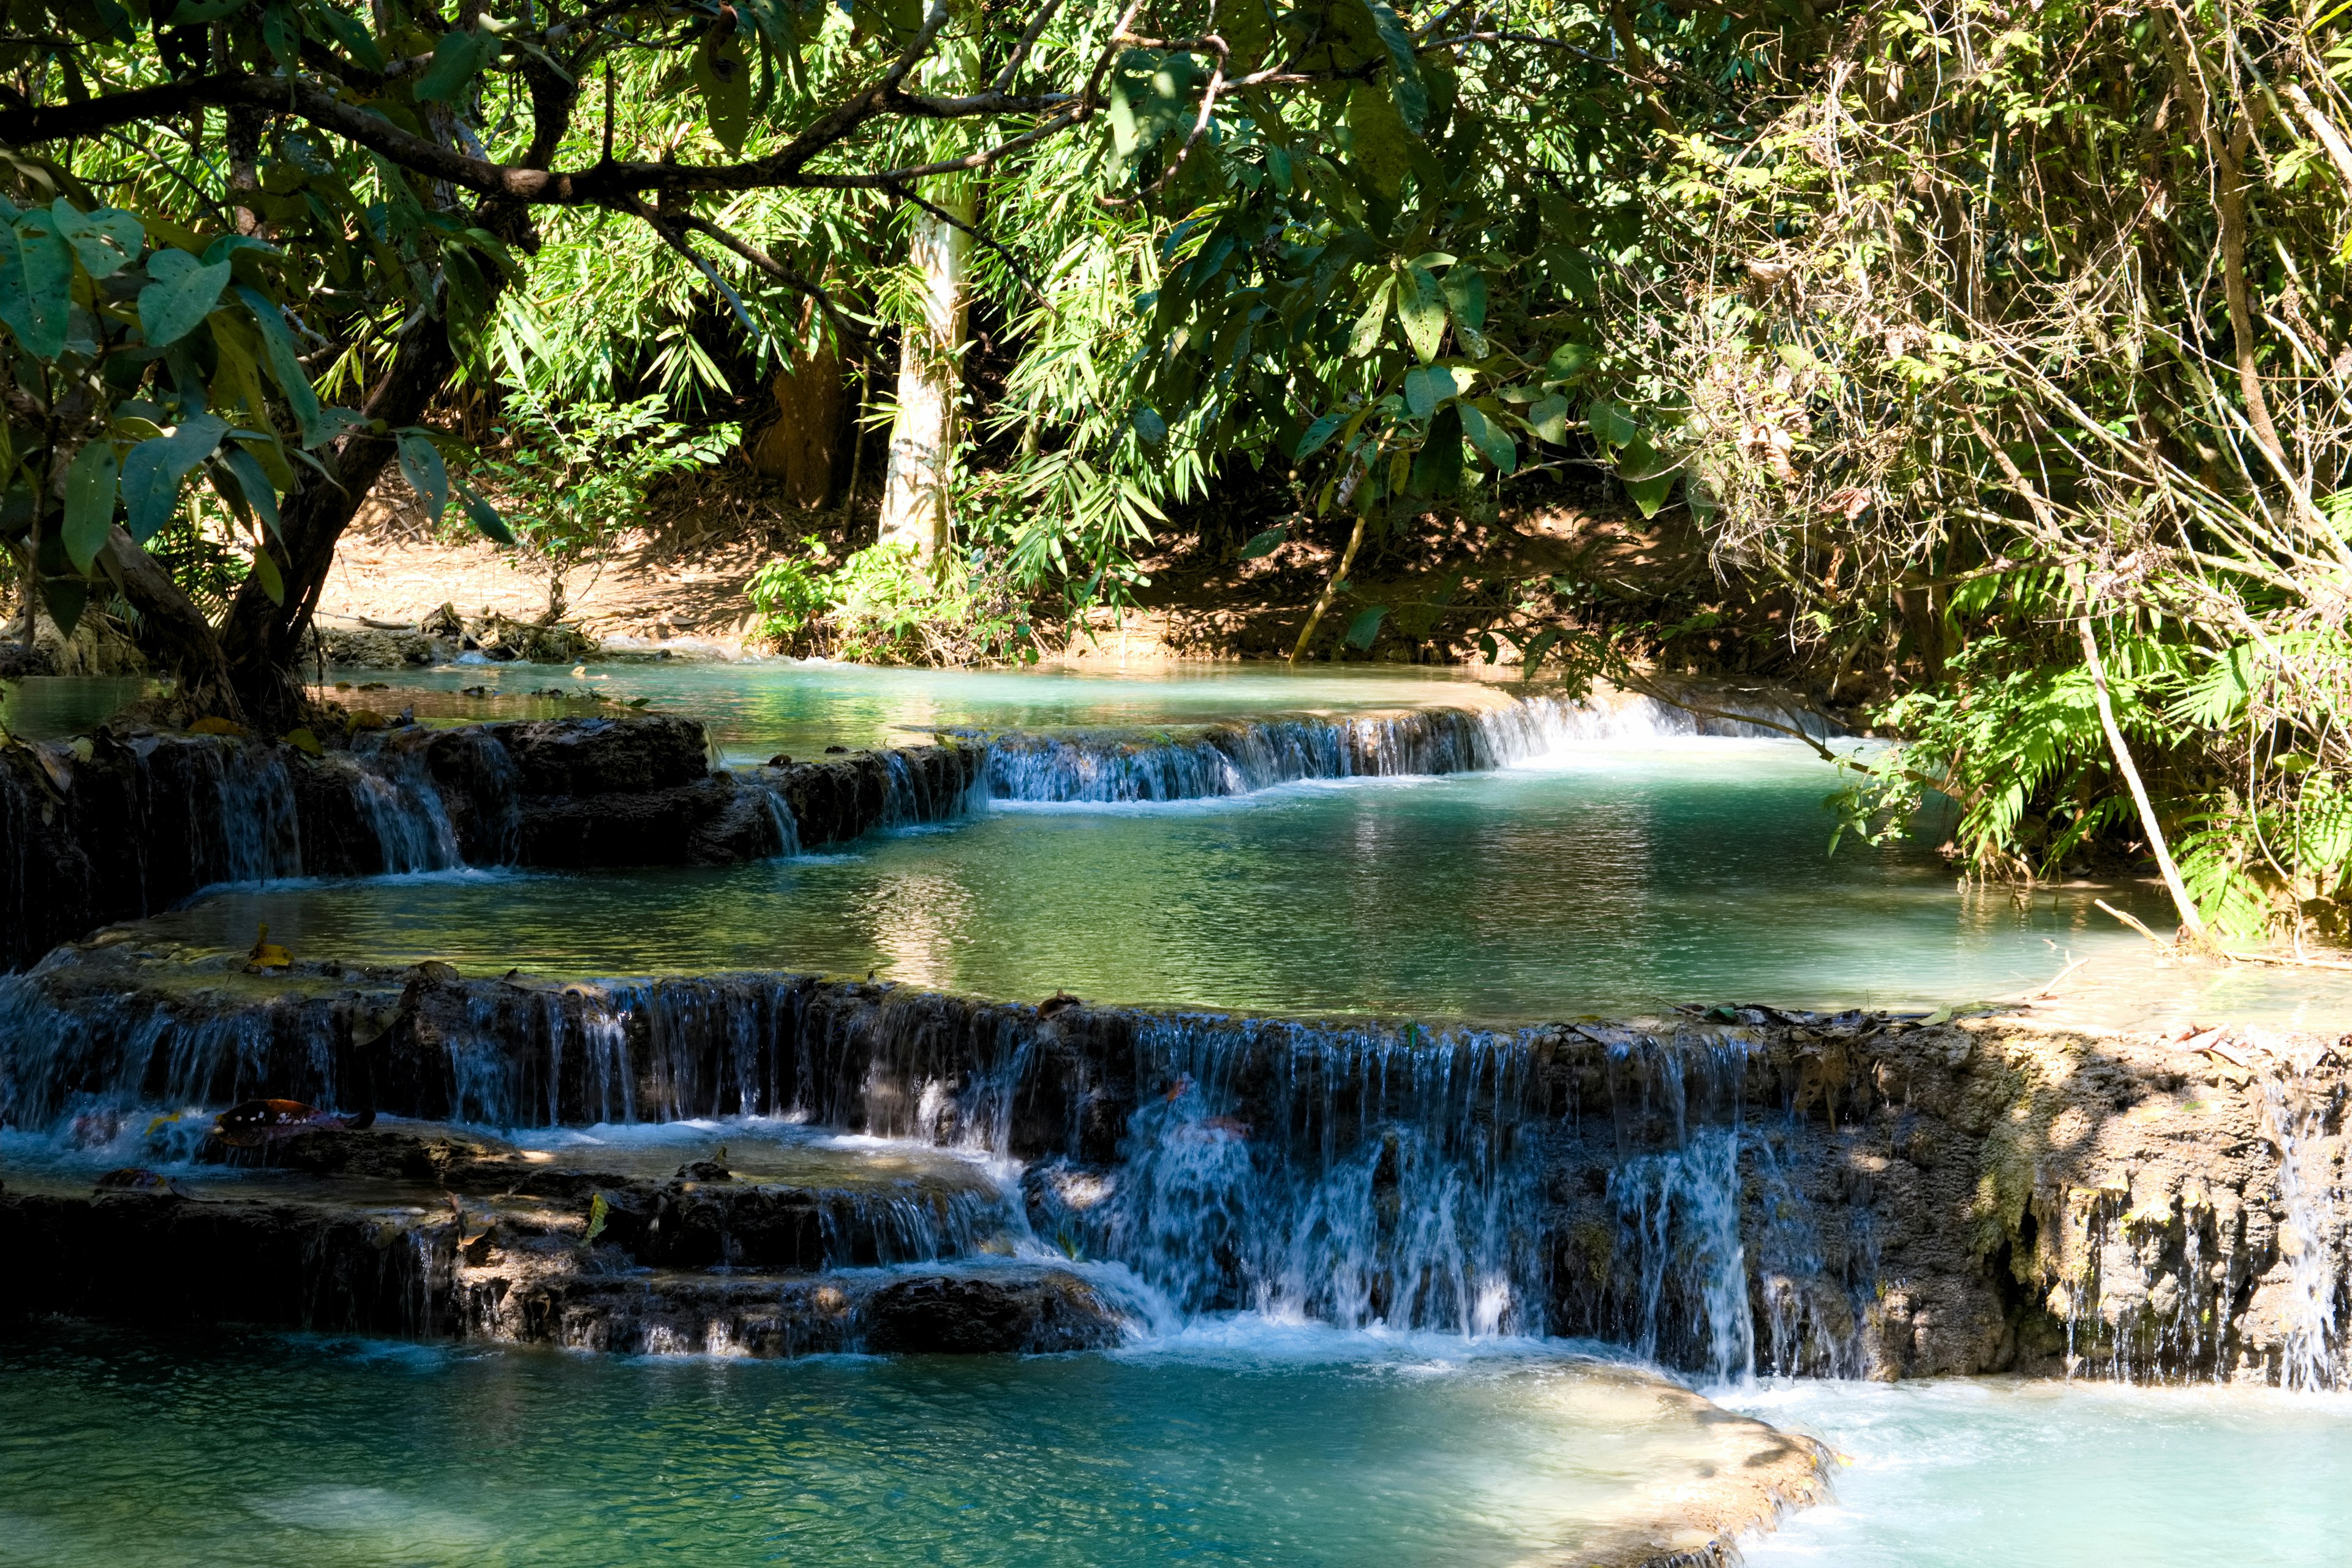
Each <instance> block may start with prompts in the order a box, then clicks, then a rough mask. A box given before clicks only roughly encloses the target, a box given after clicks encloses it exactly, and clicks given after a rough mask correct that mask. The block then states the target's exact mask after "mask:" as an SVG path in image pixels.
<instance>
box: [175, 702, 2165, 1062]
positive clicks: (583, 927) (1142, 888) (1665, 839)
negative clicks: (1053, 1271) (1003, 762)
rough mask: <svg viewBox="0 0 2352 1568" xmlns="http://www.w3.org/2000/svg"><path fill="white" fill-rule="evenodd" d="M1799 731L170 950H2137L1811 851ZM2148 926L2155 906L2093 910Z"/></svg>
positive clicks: (328, 900) (2019, 962)
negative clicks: (2129, 915)
mask: <svg viewBox="0 0 2352 1568" xmlns="http://www.w3.org/2000/svg"><path fill="white" fill-rule="evenodd" d="M1834 782H1835V779H1834V775H1833V773H1832V772H1831V770H1829V769H1828V768H1827V766H1826V765H1825V764H1822V763H1820V762H1819V761H1818V760H1817V759H1815V758H1813V757H1812V756H1811V754H1810V753H1809V752H1805V751H1804V750H1803V749H1802V748H1801V747H1800V746H1798V745H1797V744H1795V743H1794V742H1771V741H1734V740H1706V739H1688V740H1680V741H1672V742H1653V743H1648V744H1642V745H1631V744H1585V745H1580V746H1577V747H1575V748H1573V749H1571V750H1569V751H1566V752H1561V753H1559V755H1556V756H1555V757H1553V758H1551V759H1549V761H1547V762H1546V763H1542V764H1540V765H1534V766H1528V767H1519V768H1512V769H1507V770H1505V771H1503V772H1500V773H1476V774H1459V775H1454V776H1450V777H1444V778H1412V779H1384V780H1359V781H1351V782H1348V783H1343V784H1299V785H1291V786H1286V787H1283V788H1279V789H1274V790H1267V791H1263V792H1260V793H1258V794H1255V795H1247V796H1244V797H1240V798H1237V799H1229V800H1216V801H1202V802H1181V803H1174V804H1168V805H1124V806H1121V805H1074V806H1051V807H1041V806H1023V805H1003V804H1000V805H995V806H992V807H990V808H987V809H984V810H983V811H982V812H981V813H980V814H979V815H978V816H976V818H974V819H973V820H971V821H968V822H964V823H960V824H950V825H946V826H940V827H936V828H930V829H922V830H917V831H911V832H905V833H899V834H895V835H881V836H875V837H869V838H867V839H866V840H864V841H861V842H860V843H859V844H857V845H856V846H854V847H850V849H849V850H848V851H846V852H845V853H839V854H831V855H824V856H815V857H808V858H801V859H796V860H786V861H774V862H767V863H761V864H755V865H750V866H742V867H734V868H724V869H715V870H714V869H694V870H674V871H658V872H641V873H629V874H617V875H606V876H587V877H559V876H524V875H515V874H481V873H470V874H457V875H453V876H449V877H443V878H427V879H410V880H392V881H384V880H378V881H373V882H364V883H344V884H340V885H335V884H321V885H310V886H303V885H295V886H287V887H281V888H266V889H257V890H238V891H232V892H226V893H223V894H219V895H215V896H214V897H212V898H210V899H208V900H205V901H204V902H202V903H200V904H198V905H196V906H194V908H192V909H190V910H184V911H181V912H179V913H176V914H173V915H170V916H166V917H164V918H163V921H161V922H160V925H161V927H162V930H163V934H165V935H166V936H168V937H171V938H173V939H176V940H180V941H184V942H192V943H194V944H197V945H203V946H209V947H219V948H243V947H246V946H248V945H250V944H251V942H252V941H253V931H254V928H255V926H256V924H257V922H261V921H267V922H268V925H269V930H270V939H271V940H272V941H273V942H287V943H288V944H289V945H290V946H291V947H292V949H293V951H294V952H295V953H296V954H297V955H298V956H300V957H306V958H329V957H332V958H341V959H344V960H355V961H373V962H379V963H406V962H415V961H417V960H421V959H425V958H438V959H443V960H446V961H448V962H451V963H456V964H457V965H458V966H459V967H460V968H462V969H467V970H469V971H473V972H477V973H504V972H505V971H506V970H508V969H509V968H513V967H518V966H519V967H520V968H523V969H524V970H526V971H530V972H534V973H550V974H596V975H620V974H639V973H680V972H686V973H690V972H696V971H710V970H721V969H746V968H755V969H770V968H778V969H806V970H824V971H829V972H834V973H859V974H862V973H866V971H868V970H873V971H876V972H877V973H880V974H882V975H885V976H887V977H890V978H894V979H899V980H904V981H908V982H910V983H914V984H921V985H924V986H929V987H935V988H940V989H950V990H958V991H965V992H971V993H974V994H982V995H987V996H1002V997H1013V998H1022V997H1030V998H1034V997H1040V996H1044V995H1046V994H1049V993H1051V992H1053V991H1054V990H1055V989H1056V988H1066V989H1068V990H1070V991H1073V992H1076V994H1079V995H1081V996H1084V997H1086V998H1087V999H1088V1000H1091V1001H1103V1002H1135V1003H1160V1004H1168V1005H1188V1006H1202V1007H1213V1008H1244V1009H1264V1010H1267V1011H1279V1012H1305V1013H1353V1014H1361V1013H1403V1014H1409V1015H1413V1016H1425V1017H1442V1016H1459V1017H1470V1018H1480V1019H1517V1018H1535V1017H1564V1016H1579V1015H1583V1014H1594V1013H1619V1014H1622V1013H1623V1012H1625V1011H1627V1010H1628V1009H1641V1008H1646V1007H1650V1006H1653V1005H1657V1004H1659V1003H1662V1002H1685V1001H1704V1002H1725V1001H1754V1002H1767V1003H1777V1004H1782V1005H1795V1006H1828V1005H1895V1004H1903V1003H1913V1002H1918V1003H1928V1004H1945V1003H1958V1002H1965V1001H1972V1000H1977V999H1980V998H1989V997H1993V996H1998V995H2001V994H2016V993H2018V992H2020V991H2021V990H2023V989H2026V988H2028V987H2030V986H2033V985H2037V984H2040V983H2042V982H2043V981H2046V980H2048V979H2049V978H2050V977H2051V976H2052V975H2053V974H2054V973H2056V972H2057V971H2058V970H2059V969H2060V968H2062V967H2063V965H2064V964H2065V963H2067V962H2068V961H2069V958H2070V957H2080V956H2083V955H2084V954H2086V953H2090V952H2123V951H2128V950H2129V948H2130V946H2131V944H2133V943H2134V942H2137V938H2135V937H2133V936H2131V935H2130V933H2129V932H2127V931H2125V930H2124V929H2123V928H2122V927H2120V926H2119V925H2117V924H2116V922H2115V921H2113V920H2111V919H2110V918H2109V917H2107V916H2105V915H2104V914H2101V913H2099V912H2098V911H2097V910H2095V909H2093V908H2092V907H2091V899H2092V897H2093V896H2094V895H2093V893H2092V892H2091V891H2088V890H2083V889H2075V890H2072V891H2061V892H2058V893H2054V894H2053V893H2049V892H2044V893H2042V894H2041V895H2039V896H2037V897H2035V898H2034V899H2032V900H2027V901H2025V902H2023V903H2020V902H2018V901H2017V900H2012V899H2011V898H2010V897H2009V896H2008V895H2007V894H2006V893H2005V892H1995V893H1992V894H1986V893H1981V892H1979V893H1975V894H1962V893H1959V892H1956V891H1955V888H1954V882H1953V879H1952V878H1951V876H1950V875H1949V874H1948V872H1947V871H1946V869H1945V868H1944V867H1943V864H1942V862H1941V861H1939V860H1938V859H1937V858H1936V857H1935V856H1934V855H1933V854H1932V853H1930V852H1928V851H1927V849H1926V848H1925V847H1921V846H1918V845H1911V846H1898V847H1889V848H1884V849H1873V848H1870V847H1866V846H1862V845H1857V844H1853V843H1852V842H1849V843H1848V844H1847V845H1846V846H1844V847H1842V848H1841V849H1840V850H1839V852H1838V853H1837V855H1836V856H1835V857H1834V858H1832V857H1831V856H1830V855H1829V854H1828V853H1827V850H1828V845H1829V832H1830V826H1831V821H1830V817H1829V816H1828V814H1827V813H1826V812H1825V811H1824V810H1823V808H1822V796H1823V795H1825V794H1827V793H1828V792H1829V791H1830V790H1831V789H1832V787H1833V786H1834ZM2105 892H2106V896H2107V897H2108V898H2109V900H2110V901H2116V900H2118V899H2121V900H2125V901H2126V902H2127V903H2135V904H2137V905H2138V906H2139V907H2142V908H2143V909H2145V910H2147V913H2148V915H2149V918H2156V915H2155V910H2153V909H2152V908H2151V907H2149V906H2150V900H2149V899H2148V897H2147V892H2146V890H2144V889H2126V890H2125V891H2123V892H2118V891H2116V890H2115V889H2105Z"/></svg>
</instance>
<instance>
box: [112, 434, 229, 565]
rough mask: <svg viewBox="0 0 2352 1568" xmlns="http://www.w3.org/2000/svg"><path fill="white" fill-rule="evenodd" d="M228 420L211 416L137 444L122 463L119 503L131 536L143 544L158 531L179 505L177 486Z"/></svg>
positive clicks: (208, 451) (209, 450) (208, 452)
mask: <svg viewBox="0 0 2352 1568" xmlns="http://www.w3.org/2000/svg"><path fill="white" fill-rule="evenodd" d="M227 434H228V421H227V420H226V419H223V418H222V417H221V416H218V415H217V414H198V415H195V416H193V417H191V418H188V419H185V420H183V421H182V422H181V423H180V426H179V427H178V428H177V429H175V430H173V432H172V433H171V434H170V435H168V436H158V437H155V438H154V439H153V440H151V441H142V442H140V443H139V445H137V446H136V447H131V452H130V455H129V456H127V457H125V458H123V459H122V504H123V507H124V509H125V510H126V511H127V512H128V513H129V515H130V527H131V538H133V539H135V540H137V541H138V542H140V543H142V544H144V543H146V542H148V541H149V540H151V539H152V538H154V537H155V535H156V534H158V533H160V532H162V531H163V527H164V525H165V524H166V523H168V522H170V521H172V513H173V510H176V509H177V508H178V506H179V504H180V481H181V480H183V479H186V478H187V477H188V474H189V472H190V471H191V470H192V469H194V468H195V466H196V465H197V464H198V463H201V462H203V461H204V460H205V458H209V457H211V456H212V454H213V448H215V447H217V446H219V445H220V439H221V437H223V436H226V435H227Z"/></svg>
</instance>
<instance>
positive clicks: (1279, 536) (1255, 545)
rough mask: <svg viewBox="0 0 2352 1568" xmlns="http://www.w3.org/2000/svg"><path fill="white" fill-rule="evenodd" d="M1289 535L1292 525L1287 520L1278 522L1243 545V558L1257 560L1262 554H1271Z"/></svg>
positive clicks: (1279, 547)
mask: <svg viewBox="0 0 2352 1568" xmlns="http://www.w3.org/2000/svg"><path fill="white" fill-rule="evenodd" d="M1289 537H1290V525H1289V524H1288V523H1286V522H1277V523H1276V524H1275V525H1274V526H1273V527H1272V528H1269V529H1267V530H1266V531H1265V532H1264V533H1261V534H1258V535H1256V536H1255V537H1254V538H1253V539H1251V541H1250V542H1248V543H1247V544H1244V545H1243V546H1242V559H1243V560H1244V561H1255V560H1256V559H1258V558H1259V557H1260V556H1262V555H1271V554H1273V553H1274V552H1276V551H1277V550H1279V549H1281V548H1282V545H1283V542H1284V541H1285V540H1286V539H1288V538H1289Z"/></svg>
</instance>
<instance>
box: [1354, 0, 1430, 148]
mask: <svg viewBox="0 0 2352 1568" xmlns="http://www.w3.org/2000/svg"><path fill="white" fill-rule="evenodd" d="M1362 5H1363V7H1364V14H1365V15H1366V16H1370V18H1371V21H1372V30H1373V31H1374V32H1375V33H1378V34H1379V35H1380V38H1381V47H1384V48H1385V49H1387V50H1388V54H1389V91H1390V92H1391V94H1392V95H1393V96H1394V97H1395V99H1396V107H1397V118H1399V119H1400V120H1402V121H1404V128H1405V129H1406V130H1407V131H1410V132H1412V133H1413V134H1414V135H1415V136H1418V135H1420V134H1421V133H1422V132H1423V130H1424V129H1426V127H1427V125H1428V123H1429V89H1427V88H1425V87H1424V86H1423V85H1422V80H1421V64H1420V61H1419V58H1417V57H1416V55H1415V53H1414V50H1413V47H1412V29H1410V28H1408V27H1407V26H1405V25H1404V20H1403V18H1402V17H1400V16H1398V15H1397V14H1396V12H1395V11H1394V10H1392V9H1391V8H1390V6H1389V4H1388V0H1362Z"/></svg>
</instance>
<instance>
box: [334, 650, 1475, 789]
mask: <svg viewBox="0 0 2352 1568" xmlns="http://www.w3.org/2000/svg"><path fill="white" fill-rule="evenodd" d="M578 668H580V669H582V670H583V671H584V673H583V674H582V675H579V676H574V675H573V674H572V668H570V667H566V666H562V665H540V664H520V663H517V664H488V665H443V666H439V667H436V668H427V669H413V670H381V669H366V670H344V671H337V672H335V673H334V675H333V677H332V679H331V681H330V682H329V684H328V685H327V686H326V687H325V688H323V689H321V691H320V695H322V696H326V697H331V698H333V699H334V700H337V701H340V702H342V703H344V704H346V705H348V706H359V705H362V704H366V705H371V706H373V707H376V708H379V709H383V710H393V709H397V708H401V707H406V706H414V707H415V710H416V713H417V716H418V717H419V718H421V719H425V720H427V721H433V720H442V719H544V718H557V717H562V716H565V715H573V714H583V713H596V712H609V711H611V710H612V709H613V706H614V704H616V703H626V702H629V701H632V700H635V699H637V698H645V699H647V700H648V701H649V705H650V709H651V710H652V711H655V712H662V713H677V714H680V715H682V716H684V717H686V718H689V719H699V720H701V721H703V723H704V725H705V726H706V727H707V728H708V730H709V733H710V736H711V739H712V740H714V741H715V742H718V744H719V750H720V752H721V753H722V754H723V755H724V757H725V758H726V760H727V761H729V762H730V763H752V762H765V761H767V760H768V758H770V757H771V756H772V755H774V754H775V753H777V752H788V753H790V754H792V755H793V756H802V757H805V756H809V755H812V754H814V753H816V752H822V751H824V748H825V747H826V746H828V745H841V746H847V747H851V748H853V749H855V748H858V747H864V746H889V745H906V744H908V743H909V742H919V741H921V740H923V739H924V738H926V737H927V736H929V734H930V733H931V732H932V731H935V730H940V729H946V728H961V727H973V728H979V729H987V730H1010V729H1039V728H1045V727H1051V726H1056V725H1130V724H1142V725H1150V724H1180V723H1199V722H1204V721H1211V720H1217V719H1234V718H1245V717H1248V716H1250V715H1253V714H1260V713H1290V712H1302V711H1314V712H1328V713H1345V712H1361V711H1364V710H1369V709H1381V708H1411V707H1419V706H1423V705H1426V704H1430V703H1454V702H1467V701H1474V700H1477V699H1478V698H1479V697H1480V696H1481V695H1482V694H1484V693H1485V692H1486V691H1489V690H1491V689H1494V688H1495V685H1496V683H1495V682H1493V681H1492V680H1486V679H1480V677H1479V672H1478V671H1476V670H1474V669H1467V668H1454V667H1447V666H1429V667H1417V666H1412V665H1404V666H1393V665H1391V666H1369V665H1360V666H1329V665H1326V666H1322V667H1319V668H1316V667H1310V668H1306V669H1303V670H1298V671H1293V670H1290V669H1289V668H1286V667H1285V666H1282V665H1265V664H1256V665H1242V664H1209V663H1202V664H1199V665H1190V666H1188V665H1175V666H1155V667H1153V668H1150V670H1149V671H1148V672H1139V673H1136V674H1119V673H1116V672H1108V671H1105V672H1097V671H1091V670H1089V671H1084V672H1081V671H1078V670H1072V669H1062V668H1053V669H1034V670H1024V671H1013V670H941V669H893V668H880V667H876V666H870V665H856V664H834V663H829V662H825V661H822V660H815V661H810V662H807V663H803V662H802V661H800V660H797V659H789V658H773V659H759V660H749V661H745V662H743V663H739V664H696V663H688V662H686V661H683V660H668V661H660V662H651V663H647V662H640V661H634V660H633V661H628V662H619V661H614V662H610V663H604V664H593V665H583V666H580V667H578ZM1486 673H1487V674H1489V675H1491V674H1492V673H1493V672H1492V671H1488V672H1486ZM337 680H340V681H344V682H347V683H349V684H350V689H347V690H337V689H335V688H334V685H333V681H337ZM362 682H383V683H385V688H384V689H383V690H379V691H362V690H361V689H360V683H362ZM549 689H558V690H561V691H562V692H563V693H564V694H565V695H564V696H562V697H549V696H546V695H544V693H546V692H547V691H548V690H549ZM1506 689H1507V688H1506ZM469 691H471V692H472V693H474V694H473V695H468V692H469ZM592 691H593V692H595V693H598V694H601V695H602V696H604V697H605V698H606V699H608V701H605V702H602V703H599V702H593V701H582V700H580V698H581V697H582V696H583V695H584V694H586V693H589V692H592Z"/></svg>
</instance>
